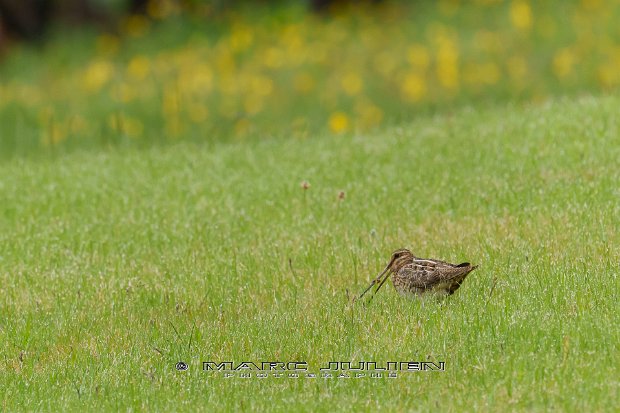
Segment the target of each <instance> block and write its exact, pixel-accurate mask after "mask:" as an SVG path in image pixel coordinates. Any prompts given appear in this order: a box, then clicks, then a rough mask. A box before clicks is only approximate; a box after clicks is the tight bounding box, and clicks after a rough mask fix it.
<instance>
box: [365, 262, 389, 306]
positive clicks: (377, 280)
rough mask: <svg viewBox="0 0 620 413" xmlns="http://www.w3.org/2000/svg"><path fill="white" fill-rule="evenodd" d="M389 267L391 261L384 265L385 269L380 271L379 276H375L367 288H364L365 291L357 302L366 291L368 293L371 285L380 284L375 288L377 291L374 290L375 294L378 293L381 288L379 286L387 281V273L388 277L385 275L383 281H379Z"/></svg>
mask: <svg viewBox="0 0 620 413" xmlns="http://www.w3.org/2000/svg"><path fill="white" fill-rule="evenodd" d="M390 265H392V261H390V263H389V264H388V265H386V267H385V269H384V270H383V271H381V274H379V275H378V276H377V278H375V279H374V280H372V281H371V282H370V285H369V286H368V288H366V289H365V290H364V292H363V293H361V294H360V296H359V297H358V298H357V299H358V300H359V299H360V298H362V297H363V296H364V294H366V293H367V292H368V291H370V289H371V288H372V286H373V285H375V284H379V283H381V284H379V287H377V289H376V290H375V294H376V293H377V291H379V288H381V286H382V285H383V283H384V282H385V280H387V279H388V278H389V273H388V275H387V276H386V277H385V278H384V279H383V281H381V278H382V277H383V275H384V274H385V273H386V272H388V270H389V269H390Z"/></svg>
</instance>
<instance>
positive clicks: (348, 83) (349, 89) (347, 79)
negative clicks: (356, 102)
mask: <svg viewBox="0 0 620 413" xmlns="http://www.w3.org/2000/svg"><path fill="white" fill-rule="evenodd" d="M340 84H341V86H342V90H344V92H345V93H346V94H347V95H349V96H356V95H359V94H360V92H361V91H362V87H363V85H364V83H363V81H362V78H361V77H360V75H359V74H357V73H354V72H349V73H346V74H345V75H344V76H343V77H342V80H341V81H340Z"/></svg>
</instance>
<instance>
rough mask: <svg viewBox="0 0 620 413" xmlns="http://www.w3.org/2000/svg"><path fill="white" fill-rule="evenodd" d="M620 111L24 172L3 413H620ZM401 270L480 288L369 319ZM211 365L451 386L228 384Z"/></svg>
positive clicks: (16, 206)
mask: <svg viewBox="0 0 620 413" xmlns="http://www.w3.org/2000/svg"><path fill="white" fill-rule="evenodd" d="M619 106H620V99H619V98H617V97H613V96H600V97H582V98H579V99H572V100H569V99H564V100H562V99H556V100H550V101H548V102H547V103H541V104H536V105H505V106H500V107H498V108H495V109H485V110H476V109H465V108H464V109H462V110H459V111H456V112H453V113H451V114H443V115H437V116H432V117H420V118H418V119H417V120H415V121H414V122H410V123H404V124H398V125H392V126H384V127H381V128H378V129H376V130H374V131H373V132H369V133H366V134H354V135H353V134H344V135H340V136H332V135H327V134H325V135H320V136H314V137H312V139H278V138H272V139H264V140H262V141H260V142H259V141H254V142H252V143H251V144H250V143H248V142H242V143H234V142H228V143H213V144H192V143H188V142H185V143H178V144H174V145H170V146H168V147H166V148H161V147H153V148H150V149H144V150H138V149H136V148H124V149H123V148H115V149H108V150H101V151H96V152H94V151H86V152H80V151H73V152H72V153H70V154H55V153H54V152H53V151H52V152H50V153H44V154H40V155H39V156H35V157H27V158H20V157H17V158H13V159H10V160H6V161H5V162H3V163H2V164H0V199H1V200H2V208H1V212H2V214H1V215H0V293H1V294H0V296H1V299H0V305H1V310H0V311H1V314H2V319H1V322H0V354H1V358H0V363H1V367H0V369H1V370H2V374H0V387H1V388H2V389H3V390H2V402H1V407H2V410H4V411H20V410H21V411H72V410H83V409H87V410H91V411H92V410H108V411H115V410H125V411H154V410H159V411H192V410H205V411H207V410H208V411H213V410H233V409H235V410H237V409H243V410H250V411H262V410H273V411H291V410H293V411H331V410H333V409H341V410H344V409H355V410H358V411H368V410H374V409H377V408H389V409H391V410H394V411H404V410H419V411H428V410H439V411H464V410H469V411H512V410H528V411H548V410H556V411H558V410H563V411H614V410H615V409H617V407H618V406H619V405H620V396H619V391H620V383H619V381H618V377H620V368H619V366H620V348H619V343H620V329H619V328H618V326H619V325H620V306H619V304H618V302H619V285H620V284H619V282H618V263H619V260H620V253H619V251H618V248H617V245H619V244H620V236H619V235H618V219H619V217H620V216H619V215H620V207H619V206H618V205H619V204H618V199H619V196H620V189H619V188H620V187H619V185H618V183H619V180H620V166H619V164H618V159H620V135H619V133H618V128H619V123H620V121H619V119H618V117H617V108H618V107H619ZM302 181H307V182H309V183H310V185H311V186H310V187H309V188H308V189H306V190H304V189H302V187H301V186H300V184H301V182H302ZM341 191H344V199H340V197H339V194H340V192H341ZM399 247H409V248H411V249H412V250H413V251H414V252H415V253H416V254H417V255H420V256H424V257H435V258H442V259H446V260H450V261H454V262H460V261H465V260H468V261H471V262H473V263H476V264H479V265H480V268H479V269H478V270H476V271H475V272H474V273H472V274H471V275H470V277H469V278H468V279H467V280H466V282H465V283H464V284H463V286H462V287H461V289H460V290H459V291H458V292H457V293H456V294H455V295H454V296H453V297H451V298H450V299H449V300H448V301H447V302H444V303H443V304H441V303H436V302H434V301H425V302H424V303H423V304H422V303H420V302H417V301H411V300H407V299H404V298H400V297H399V296H398V295H397V294H396V293H395V292H394V290H393V288H392V287H391V286H389V287H388V288H386V289H385V290H383V291H381V292H380V294H378V296H377V297H376V298H375V300H373V302H372V303H371V304H370V305H368V306H364V305H363V304H362V303H360V302H357V303H355V304H354V305H352V304H350V303H349V302H348V299H347V290H348V291H349V292H350V293H351V294H353V293H359V292H360V291H361V290H362V289H363V288H364V287H366V285H367V283H368V281H369V280H370V279H371V278H373V277H374V276H376V274H377V272H378V271H379V270H380V269H382V268H383V266H384V265H385V264H386V262H387V260H388V258H389V255H390V253H391V251H392V250H393V249H396V248H399ZM289 260H290V263H289ZM210 360H212V361H227V360H231V361H235V362H240V361H262V360H266V361H269V360H271V361H273V360H278V361H306V362H307V363H308V364H309V365H310V366H312V367H316V366H319V365H324V364H326V362H328V361H354V362H355V361H359V360H365V361H377V362H386V361H394V360H398V361H425V360H432V361H445V363H446V371H445V372H434V373H429V372H419V373H403V374H401V375H399V377H398V378H396V379H387V378H384V379H370V378H359V379H354V378H350V379H336V378H334V379H320V378H316V379H311V378H299V379H292V378H284V379H278V378H268V379H257V378H253V379H243V378H229V379H225V378H222V377H215V376H209V375H208V374H207V373H206V372H203V371H201V362H202V361H210ZM178 361H184V362H186V363H187V364H188V365H189V370H188V371H177V370H175V363H177V362H178Z"/></svg>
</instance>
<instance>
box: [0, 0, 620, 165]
mask: <svg viewBox="0 0 620 413" xmlns="http://www.w3.org/2000/svg"><path fill="white" fill-rule="evenodd" d="M619 21H620V1H618V0H573V1H560V0H551V1H545V2H534V1H528V0H511V1H501V0H472V1H456V0H437V1H428V0H417V1H387V0H383V1H380V0H377V1H367V2H359V1H335V0H333V1H329V0H306V1H303V0H297V1H293V0H289V1H286V0H282V1H267V0H264V1H242V0H237V1H224V0H220V1H216V0H212V1H211V0H203V1H200V0H55V1H54V0H47V1H46V0H0V151H1V152H2V155H4V156H9V157H10V156H14V155H19V154H29V153H37V152H40V151H41V150H44V151H45V150H49V149H50V148H53V149H54V150H60V151H66V150H73V149H75V148H101V147H110V146H145V145H152V144H154V143H162V142H173V141H177V140H194V141H201V142H202V141H206V142H218V141H227V140H243V139H263V138H265V137H270V136H285V137H290V138H301V139H304V138H308V137H311V136H312V135H313V134H325V133H327V134H333V135H339V134H343V133H364V132H366V131H370V130H372V129H374V128H377V127H382V126H385V125H389V124H397V123H402V122H408V121H411V120H412V119H415V117H417V116H420V115H428V114H433V113H437V112H443V113H445V112H449V111H452V110H457V109H460V108H463V107H483V106H489V105H494V104H498V103H506V102H532V101H533V102H542V101H544V100H546V99H548V98H550V97H553V96H559V95H562V96H565V95H568V96H578V95H580V94H602V93H610V92H612V93H613V92H615V91H616V90H617V87H618V85H620V25H619V24H618V22H619Z"/></svg>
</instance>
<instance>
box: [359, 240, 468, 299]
mask: <svg viewBox="0 0 620 413" xmlns="http://www.w3.org/2000/svg"><path fill="white" fill-rule="evenodd" d="M477 267H478V266H477V265H471V264H470V263H468V262H464V263H462V264H450V263H448V262H445V261H441V260H436V259H425V258H418V257H416V256H414V255H413V254H412V253H411V251H409V250H407V249H399V250H396V251H394V252H393V253H392V258H391V259H390V262H389V263H388V265H387V266H386V267H385V269H384V270H383V271H382V272H381V274H379V276H378V277H377V278H376V279H374V280H373V281H372V282H371V283H370V286H368V288H367V289H366V290H365V291H364V292H363V293H362V294H361V295H360V297H359V298H362V296H363V295H364V294H366V293H367V292H368V291H369V290H370V289H371V288H372V286H373V285H376V284H379V285H378V287H377V288H376V290H375V294H376V293H377V291H379V289H380V288H381V287H382V286H383V284H384V283H385V282H386V281H387V279H388V278H390V275H391V276H392V284H394V288H395V289H396V291H398V292H399V293H401V294H403V295H411V296H422V295H427V294H437V295H451V294H454V292H455V291H456V290H458V288H459V287H460V286H461V284H462V283H463V280H465V277H467V275H468V274H469V273H470V272H472V271H473V270H475V269H476V268H477Z"/></svg>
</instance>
